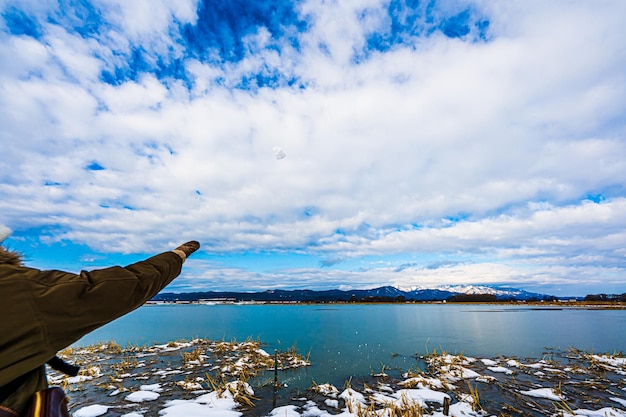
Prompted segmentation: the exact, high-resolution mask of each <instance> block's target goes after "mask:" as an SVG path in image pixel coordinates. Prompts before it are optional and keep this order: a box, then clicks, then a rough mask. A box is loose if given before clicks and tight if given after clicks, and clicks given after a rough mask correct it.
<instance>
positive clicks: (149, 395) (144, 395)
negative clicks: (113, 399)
mask: <svg viewBox="0 0 626 417" xmlns="http://www.w3.org/2000/svg"><path fill="white" fill-rule="evenodd" d="M159 396H160V394H159V393H158V392H153V391H136V392H133V393H132V394H128V395H127V396H126V401H132V402H134V403H140V402H144V401H154V400H156V399H157V398H159Z"/></svg>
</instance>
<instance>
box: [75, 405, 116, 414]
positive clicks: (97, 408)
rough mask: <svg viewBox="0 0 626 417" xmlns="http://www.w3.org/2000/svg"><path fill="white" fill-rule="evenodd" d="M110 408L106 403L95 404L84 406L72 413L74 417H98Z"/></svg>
mask: <svg viewBox="0 0 626 417" xmlns="http://www.w3.org/2000/svg"><path fill="white" fill-rule="evenodd" d="M108 410H109V407H107V406H106V405H100V404H93V405H88V406H87V407H82V408H79V409H78V410H76V411H75V412H74V413H72V416H74V417H98V416H101V415H103V414H105V413H106V412H107V411H108Z"/></svg>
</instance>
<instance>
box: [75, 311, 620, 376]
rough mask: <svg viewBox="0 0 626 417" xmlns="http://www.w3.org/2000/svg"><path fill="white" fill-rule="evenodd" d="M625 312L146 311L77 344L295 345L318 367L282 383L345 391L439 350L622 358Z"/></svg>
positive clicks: (412, 365) (408, 366)
mask: <svg viewBox="0 0 626 417" xmlns="http://www.w3.org/2000/svg"><path fill="white" fill-rule="evenodd" d="M625 331H626V310H586V309H557V308H541V309H538V308H532V307H517V306H497V305H445V304H443V305H442V304H423V305H422V304H381V305H362V304H357V305H333V304H331V305H149V306H144V307H141V308H140V309H138V310H136V311H134V312H132V313H130V314H128V315H126V316H124V317H122V318H120V319H118V320H116V321H114V322H113V323H110V324H108V325H106V326H104V327H102V328H100V329H98V330H96V331H95V332H93V333H91V334H89V335H87V336H85V337H84V338H83V339H81V340H80V341H79V342H78V343H77V345H87V344H91V343H95V342H101V341H109V340H115V341H116V342H117V343H119V344H121V345H122V346H124V345H126V344H128V343H132V344H142V345H143V344H153V343H164V342H167V341H170V340H177V339H191V338H195V337H202V338H208V339H225V340H228V341H230V340H238V341H243V340H245V339H247V338H252V339H257V340H261V341H262V342H264V343H266V344H267V346H265V349H266V350H267V351H268V352H270V353H271V352H273V351H274V349H281V350H284V349H288V348H290V347H292V346H294V345H295V346H296V347H297V349H298V351H299V352H300V353H302V354H305V355H306V354H307V353H309V352H310V355H311V356H310V360H311V362H312V364H313V366H311V367H308V368H307V369H306V370H302V371H294V372H292V373H291V374H290V375H289V376H288V377H287V380H286V381H284V382H286V383H288V384H291V385H292V386H302V387H308V386H310V384H311V381H312V380H313V381H315V382H317V383H325V382H331V383H336V384H342V383H343V382H344V381H346V379H347V378H349V377H357V378H358V377H366V376H367V375H369V374H371V373H372V372H379V371H380V370H381V369H382V367H383V365H385V366H386V367H387V368H391V371H390V372H389V371H388V373H390V374H392V375H393V373H394V372H396V373H399V372H403V371H406V370H408V369H411V368H415V367H416V366H420V363H419V361H418V360H417V359H416V355H417V356H419V355H421V354H425V353H427V352H428V351H432V350H433V349H436V350H438V351H441V350H445V351H447V352H450V353H463V354H465V355H467V356H477V357H495V356H498V355H504V356H517V357H536V358H541V357H542V356H543V354H544V352H545V351H546V348H558V349H569V348H570V347H575V348H577V349H581V350H588V351H594V352H615V351H622V352H624V351H626V337H624V334H625Z"/></svg>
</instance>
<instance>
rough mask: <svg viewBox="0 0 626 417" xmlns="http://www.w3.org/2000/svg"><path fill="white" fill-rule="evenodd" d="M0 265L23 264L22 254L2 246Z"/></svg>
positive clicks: (0, 249) (0, 248)
mask: <svg viewBox="0 0 626 417" xmlns="http://www.w3.org/2000/svg"><path fill="white" fill-rule="evenodd" d="M0 265H13V266H22V256H21V255H20V254H19V253H17V252H15V251H11V250H7V249H5V248H3V247H2V246H0Z"/></svg>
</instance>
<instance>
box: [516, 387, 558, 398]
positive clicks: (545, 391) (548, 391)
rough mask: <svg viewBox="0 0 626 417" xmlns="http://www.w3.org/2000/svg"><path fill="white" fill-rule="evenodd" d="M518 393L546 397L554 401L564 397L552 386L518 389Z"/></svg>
mask: <svg viewBox="0 0 626 417" xmlns="http://www.w3.org/2000/svg"><path fill="white" fill-rule="evenodd" d="M519 393H520V394H524V395H528V396H530V397H536V398H547V399H549V400H554V401H562V400H564V399H565V398H563V396H562V395H561V394H558V393H556V392H555V391H554V389H552V388H537V389H531V390H528V391H520V392H519Z"/></svg>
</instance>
